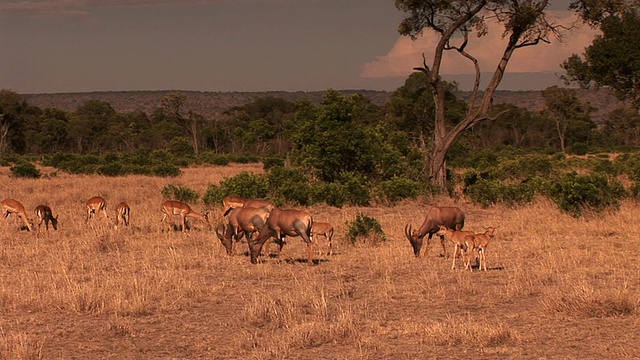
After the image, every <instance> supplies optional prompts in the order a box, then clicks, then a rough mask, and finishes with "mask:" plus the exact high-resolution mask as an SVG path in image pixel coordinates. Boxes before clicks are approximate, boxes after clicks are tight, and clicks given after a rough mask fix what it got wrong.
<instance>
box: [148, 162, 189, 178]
mask: <svg viewBox="0 0 640 360" xmlns="http://www.w3.org/2000/svg"><path fill="white" fill-rule="evenodd" d="M151 174H153V175H155V176H162V177H174V176H179V175H180V174H182V171H181V170H180V168H179V167H177V166H175V165H171V164H160V165H155V166H153V167H152V168H151Z"/></svg>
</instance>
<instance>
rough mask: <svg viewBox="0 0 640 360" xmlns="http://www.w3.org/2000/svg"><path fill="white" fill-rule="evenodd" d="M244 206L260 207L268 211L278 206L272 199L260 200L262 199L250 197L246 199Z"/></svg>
mask: <svg viewBox="0 0 640 360" xmlns="http://www.w3.org/2000/svg"><path fill="white" fill-rule="evenodd" d="M242 207H246V208H259V209H264V210H266V211H268V212H271V210H273V209H274V208H275V207H276V206H275V205H274V204H273V203H272V202H271V201H267V200H260V199H248V200H245V201H244V204H243V205H242Z"/></svg>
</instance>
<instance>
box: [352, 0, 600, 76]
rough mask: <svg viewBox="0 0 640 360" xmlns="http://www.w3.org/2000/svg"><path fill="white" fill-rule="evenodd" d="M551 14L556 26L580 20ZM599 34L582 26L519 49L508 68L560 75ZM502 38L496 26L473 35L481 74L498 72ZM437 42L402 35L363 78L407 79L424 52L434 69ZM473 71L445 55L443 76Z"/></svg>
mask: <svg viewBox="0 0 640 360" xmlns="http://www.w3.org/2000/svg"><path fill="white" fill-rule="evenodd" d="M549 15H550V16H552V17H553V18H554V19H555V21H554V22H555V23H557V24H571V23H574V22H575V21H576V20H577V18H576V16H575V14H574V13H572V12H569V11H562V12H560V11H557V12H550V13H549ZM598 33H599V32H598V31H596V30H593V29H591V28H589V27H587V26H580V27H579V28H577V29H574V30H572V31H570V32H568V33H567V34H566V36H565V37H564V38H563V39H562V41H559V40H558V39H552V43H551V44H546V43H540V44H538V45H535V46H529V47H524V48H520V49H517V50H516V52H515V53H514V55H513V56H512V58H511V60H510V62H509V65H508V66H507V72H511V73H528V72H554V71H557V72H560V71H561V68H560V63H562V61H564V60H565V59H567V58H568V57H569V56H571V54H582V53H583V52H584V48H585V47H586V46H588V45H590V44H591V42H592V41H593V39H594V37H595V36H596V35H597V34H598ZM501 35H502V31H501V29H500V28H498V27H497V26H496V24H493V26H492V25H491V24H490V30H489V33H488V34H487V35H486V36H484V37H482V38H477V37H475V36H474V35H472V36H471V38H470V40H469V45H468V46H467V52H468V53H470V54H471V55H473V56H475V57H476V58H477V59H478V62H479V65H480V69H481V71H483V72H487V71H488V72H493V71H494V70H495V67H496V65H497V64H498V61H499V60H500V57H501V56H502V51H503V49H504V44H505V42H506V39H503V38H502V36H501ZM437 41H438V36H437V35H436V34H435V33H434V32H425V34H424V35H423V36H421V37H420V38H418V39H417V40H415V41H413V40H411V39H410V38H409V37H406V36H401V37H399V38H398V40H397V41H396V43H395V44H394V45H393V47H392V48H391V50H389V52H388V53H387V54H386V55H384V56H380V57H377V58H375V59H373V60H372V61H370V62H368V63H366V64H364V65H363V66H362V69H361V73H360V76H361V77H363V78H387V77H406V76H408V75H409V74H411V73H412V72H413V68H414V67H416V66H420V65H421V64H422V53H423V52H424V54H425V56H426V59H427V65H429V66H431V61H432V56H433V54H432V53H429V51H430V50H431V49H433V48H434V47H435V45H436V43H437ZM473 72H474V68H473V65H472V63H471V62H470V61H469V60H468V59H466V58H464V57H462V56H461V55H459V54H458V53H457V52H455V51H447V52H445V56H444V59H443V62H442V69H441V74H443V75H447V74H449V75H454V74H471V73H473Z"/></svg>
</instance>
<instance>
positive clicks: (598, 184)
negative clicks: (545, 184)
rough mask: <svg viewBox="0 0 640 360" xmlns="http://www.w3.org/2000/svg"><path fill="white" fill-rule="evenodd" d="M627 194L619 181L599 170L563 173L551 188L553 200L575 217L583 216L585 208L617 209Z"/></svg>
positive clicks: (599, 210)
mask: <svg viewBox="0 0 640 360" xmlns="http://www.w3.org/2000/svg"><path fill="white" fill-rule="evenodd" d="M625 195H626V192H625V190H624V187H623V186H622V184H621V183H620V182H619V181H617V180H615V179H612V178H609V177H608V176H607V175H606V174H603V173H598V172H594V173H590V174H587V175H584V176H580V175H578V174H577V173H575V172H573V173H568V174H563V175H562V176H560V178H559V179H558V180H557V181H556V182H555V183H554V184H553V185H552V186H551V189H550V196H551V199H552V200H553V202H554V203H555V204H556V205H558V207H559V208H560V209H562V210H563V211H565V212H567V213H569V214H571V215H573V216H575V217H580V216H582V214H583V212H584V210H592V211H595V212H602V211H604V210H606V209H607V208H610V207H614V208H616V209H617V208H618V207H619V205H620V204H619V201H620V199H622V198H623V197H624V196H625Z"/></svg>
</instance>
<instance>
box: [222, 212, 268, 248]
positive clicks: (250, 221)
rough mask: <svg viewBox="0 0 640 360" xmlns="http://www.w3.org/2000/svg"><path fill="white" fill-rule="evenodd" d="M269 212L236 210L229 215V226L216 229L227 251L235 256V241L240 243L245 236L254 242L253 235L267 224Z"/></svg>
mask: <svg viewBox="0 0 640 360" xmlns="http://www.w3.org/2000/svg"><path fill="white" fill-rule="evenodd" d="M268 218H269V212H267V211H266V210H264V209H257V208H245V207H241V208H235V209H233V210H232V211H231V212H230V213H229V224H228V225H224V224H222V226H220V225H218V227H216V235H217V236H218V238H219V239H220V241H221V242H222V245H224V247H225V249H226V250H227V254H229V255H231V254H233V239H234V238H235V240H236V242H238V241H240V239H242V237H243V236H245V237H246V238H247V241H251V240H253V233H254V232H256V231H259V230H260V229H262V227H263V226H264V225H265V224H266V223H267V219H268Z"/></svg>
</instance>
